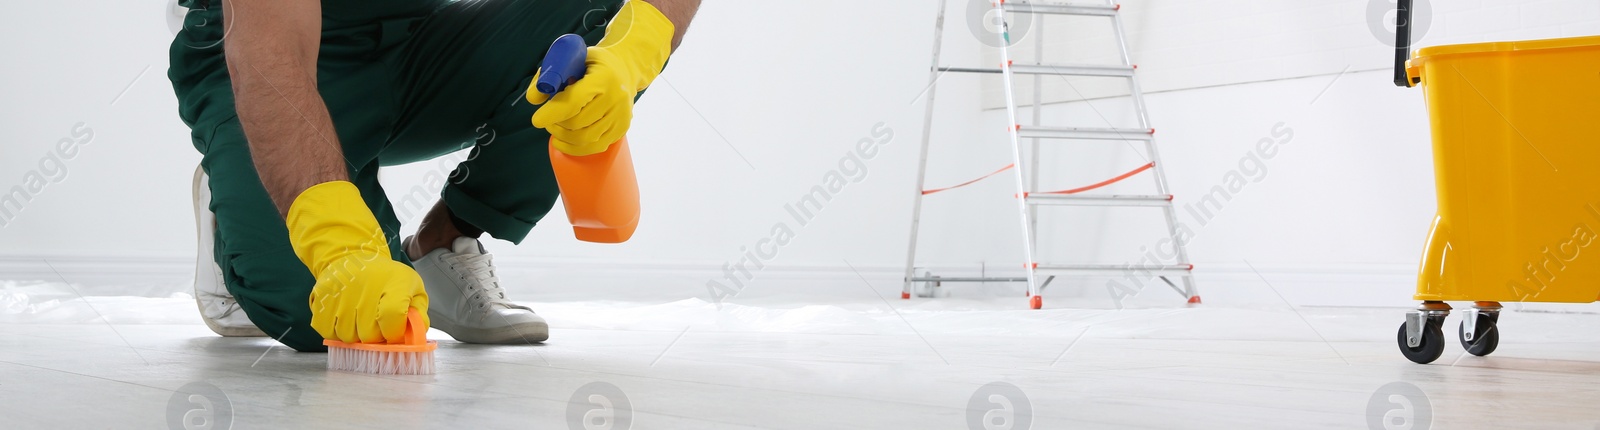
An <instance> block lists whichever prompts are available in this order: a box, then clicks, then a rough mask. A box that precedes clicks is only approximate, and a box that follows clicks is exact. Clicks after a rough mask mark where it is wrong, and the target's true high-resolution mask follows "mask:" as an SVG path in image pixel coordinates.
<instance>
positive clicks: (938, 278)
mask: <svg viewBox="0 0 1600 430" xmlns="http://www.w3.org/2000/svg"><path fill="white" fill-rule="evenodd" d="M911 282H1028V278H982V277H978V278H957V277H943V276H913V277H911Z"/></svg>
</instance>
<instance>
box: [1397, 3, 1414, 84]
mask: <svg viewBox="0 0 1600 430" xmlns="http://www.w3.org/2000/svg"><path fill="white" fill-rule="evenodd" d="M1395 3H1396V4H1395V6H1396V9H1395V18H1394V84H1395V85H1396V86H1401V87H1410V86H1412V85H1414V84H1416V82H1412V80H1411V77H1409V76H1406V60H1408V59H1410V58H1411V0H1396V2H1395ZM1418 80H1419V81H1420V79H1418Z"/></svg>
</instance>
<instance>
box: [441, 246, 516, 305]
mask: <svg viewBox="0 0 1600 430" xmlns="http://www.w3.org/2000/svg"><path fill="white" fill-rule="evenodd" d="M451 262H452V263H455V266H456V271H457V272H460V273H462V277H461V279H462V280H469V281H473V282H468V283H467V285H468V287H467V288H468V289H469V290H470V293H471V294H470V295H468V296H467V298H468V300H472V301H473V302H476V303H477V304H478V308H479V309H483V308H487V307H489V305H491V304H498V305H502V306H505V307H519V306H517V305H516V304H515V303H512V302H511V300H510V299H507V298H506V290H505V288H503V287H501V286H500V278H498V277H495V275H494V256H493V255H490V254H457V255H455V256H453V257H451ZM469 276H470V279H469V278H468V277H469Z"/></svg>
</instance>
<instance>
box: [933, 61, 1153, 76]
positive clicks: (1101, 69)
mask: <svg viewBox="0 0 1600 430" xmlns="http://www.w3.org/2000/svg"><path fill="white" fill-rule="evenodd" d="M1133 70H1134V67H1133V66H1100V65H1093V64H1012V65H1011V73H1016V74H1019V75H1060V76H1104V77H1118V78H1127V77H1132V76H1133ZM939 71H941V72H956V73H1000V69H987V68H977V67H940V68H939Z"/></svg>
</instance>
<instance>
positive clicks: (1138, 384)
mask: <svg viewBox="0 0 1600 430" xmlns="http://www.w3.org/2000/svg"><path fill="white" fill-rule="evenodd" d="M755 302H756V303H760V301H755ZM1058 302H1061V301H1058ZM90 303H91V304H93V305H94V308H95V310H94V312H95V313H96V314H99V315H105V316H106V318H105V319H109V320H112V321H118V320H122V321H128V320H135V319H136V318H133V317H131V316H127V315H121V314H118V311H119V310H126V309H140V310H141V311H140V312H143V313H144V314H146V315H161V316H159V317H147V318H144V320H143V321H145V322H154V323H150V324H145V323H127V322H117V323H114V324H107V323H105V322H104V320H102V319H99V318H89V319H87V320H85V321H76V320H75V319H74V318H55V319H52V318H47V317H45V316H46V315H70V314H72V313H71V312H67V309H70V308H73V307H74V306H82V305H83V303H82V302H81V301H72V300H67V301H62V302H58V303H54V304H52V305H50V306H53V309H54V310H53V311H51V312H34V313H33V314H32V315H33V317H31V318H23V317H21V316H18V315H21V314H23V313H25V312H23V311H16V309H22V308H21V307H19V306H11V307H9V308H7V309H10V310H13V311H14V312H13V313H14V314H13V315H12V316H11V317H10V319H0V322H4V323H3V324H0V417H3V418H0V422H3V424H0V427H4V428H19V429H20V428H162V426H164V425H167V424H166V423H167V422H168V421H169V420H172V421H177V420H180V419H182V418H183V417H184V414H185V413H188V414H189V418H190V419H192V420H198V419H200V418H204V413H205V412H206V411H207V410H209V411H212V413H213V415H212V416H211V418H212V419H213V420H214V421H212V424H222V420H225V419H227V420H231V424H232V428H315V427H353V428H382V429H386V430H393V429H403V428H551V429H564V428H575V429H582V428H585V427H584V426H583V425H582V422H581V421H582V418H581V417H582V416H583V414H584V413H586V412H589V413H591V418H594V417H595V416H594V415H593V414H594V413H595V412H594V410H595V409H599V408H600V406H596V404H595V403H592V402H591V401H590V400H591V399H596V400H605V401H609V402H611V404H612V406H611V407H612V411H613V412H614V414H615V415H614V416H613V417H614V420H615V421H612V422H611V424H613V427H612V428H623V427H621V426H620V424H623V422H622V421H621V420H622V419H624V418H623V417H627V419H629V420H631V428H635V429H661V428H691V429H707V428H784V429H825V428H829V429H831V428H862V429H885V428H910V429H957V430H959V429H983V428H985V427H983V426H982V425H978V426H976V427H974V426H972V424H970V421H969V420H977V419H981V417H982V415H983V414H984V413H985V412H987V411H989V410H991V409H1000V408H1001V406H999V404H997V403H992V402H990V400H991V397H990V396H989V394H1001V392H998V391H996V392H989V391H980V390H985V389H984V388H982V387H985V385H986V384H990V383H994V382H1002V383H1006V384H1012V385H1014V386H1015V387H1016V388H1017V389H1018V390H1019V392H1018V393H1020V394H1018V393H1012V394H1009V395H1003V396H1002V397H994V398H992V399H994V400H1006V401H1010V402H1011V403H1012V408H1013V409H1012V410H1013V415H1012V416H1011V419H1012V421H1011V424H1013V427H1011V428H1016V429H1021V428H1033V429H1065V428H1074V429H1076V428H1161V429H1167V428H1219V429H1237V428H1368V427H1369V424H1368V421H1367V420H1368V417H1367V414H1368V411H1369V401H1373V399H1377V401H1378V402H1379V403H1378V405H1377V406H1380V407H1379V408H1378V409H1375V410H1376V411H1378V413H1379V414H1382V413H1384V412H1386V411H1389V410H1391V409H1398V408H1401V406H1399V405H1398V404H1396V403H1390V401H1391V397H1390V395H1391V394H1400V395H1405V391H1403V390H1404V388H1394V387H1395V386H1392V385H1388V384H1391V383H1395V382H1402V383H1404V384H1400V385H1405V384H1410V386H1414V387H1415V388H1416V389H1417V390H1419V391H1418V393H1420V395H1417V394H1413V395H1411V396H1410V397H1405V398H1403V399H1402V398H1400V397H1395V398H1393V399H1395V401H1409V402H1411V410H1412V411H1413V413H1415V414H1416V416H1417V417H1418V418H1422V417H1423V416H1426V415H1431V419H1429V420H1427V421H1425V422H1423V421H1417V422H1414V424H1418V425H1417V426H1415V427H1411V428H1415V429H1423V428H1436V429H1453V428H1584V429H1589V428H1595V427H1596V424H1597V423H1600V408H1596V407H1595V405H1597V404H1600V389H1597V387H1600V330H1597V329H1600V315H1595V314H1559V313H1536V312H1516V311H1508V313H1507V314H1505V315H1504V316H1503V317H1502V328H1503V333H1504V341H1503V342H1502V345H1501V346H1500V350H1499V351H1498V352H1496V354H1495V355H1494V356H1491V357H1488V358H1478V357H1472V356H1463V353H1462V350H1461V348H1460V347H1459V346H1458V345H1455V344H1452V345H1450V347H1449V349H1447V350H1446V352H1445V356H1444V358H1442V359H1440V361H1439V363H1436V364H1434V365H1428V366H1422V365H1416V364H1412V363H1410V362H1408V361H1406V360H1405V359H1404V358H1402V357H1401V356H1400V355H1399V353H1398V352H1397V351H1396V349H1395V345H1394V333H1395V330H1396V328H1397V327H1398V325H1399V323H1400V321H1401V319H1402V317H1401V313H1402V312H1403V310H1401V309H1359V308H1299V309H1290V308H1287V307H1281V308H1276V309H1271V308H1262V309H1243V308H1227V307H1223V306H1212V305H1207V306H1206V307H1200V308H1191V309H1184V308H1176V309H1174V308H1167V309H1130V310H1121V311H1116V310H1092V309H1060V308H1057V309H1046V310H1041V311H1027V310H1009V309H1005V308H1002V307H1001V306H999V305H997V304H995V303H991V301H985V300H973V299H959V298H954V299H936V300H914V301H898V300H889V301H887V304H888V305H893V306H894V308H890V307H889V306H888V305H886V303H885V301H882V300H877V299H865V300H856V301H832V302H827V303H815V302H813V303H784V302H779V301H773V302H770V303H760V304H743V305H739V304H731V303H730V304H725V305H724V306H722V307H721V308H720V309H719V308H717V307H716V306H713V305H711V304H709V303H706V302H703V301H700V300H698V299H688V300H681V301H671V302H664V303H626V302H607V303H602V302H558V303H542V304H539V305H538V306H539V309H540V311H541V313H543V314H544V315H546V316H547V317H548V318H550V319H551V320H552V321H554V322H555V324H554V325H555V328H554V329H553V335H552V339H551V341H550V342H549V343H547V344H545V345H537V346H495V347H488V346H474V345H464V344H459V343H455V342H453V341H451V340H448V338H447V337H444V335H443V333H440V332H437V331H435V332H433V335H434V338H436V339H441V341H440V343H441V347H440V350H439V352H438V360H439V361H438V364H439V373H438V374H437V375H434V376H426V377H376V376H364V375H354V374H347V373H332V372H328V371H326V370H324V369H323V366H324V364H325V361H324V360H325V357H324V356H323V355H321V354H301V353H295V352H292V351H289V350H286V349H284V348H282V347H274V346H273V345H274V343H273V342H271V341H269V340H265V339H225V338H220V337H216V336H213V335H211V334H210V333H209V332H208V331H207V330H206V328H205V327H204V326H202V325H200V324H199V323H198V322H189V321H193V320H192V319H191V318H193V304H192V302H190V301H186V299H183V298H172V299H134V298H109V297H106V298H93V299H92V301H91V302H90ZM1007 304H1008V305H1014V304H1015V303H1011V302H1007ZM1063 304H1065V303H1063ZM40 306H43V305H40ZM85 308H87V306H85ZM119 315H120V316H119ZM0 317H5V316H4V315H0ZM1454 324H1455V318H1452V320H1451V322H1450V327H1452V328H1453V327H1454ZM195 383H200V384H201V385H203V384H209V385H210V386H213V387H215V388H216V389H217V390H218V391H219V392H220V393H221V394H220V395H217V394H212V395H210V396H209V397H207V396H200V397H194V398H193V399H194V400H193V401H191V400H190V397H189V396H188V395H187V394H185V395H182V396H176V397H175V396H174V392H175V390H179V389H180V387H185V386H186V385H187V384H195ZM593 383H603V384H610V386H614V387H615V388H616V390H617V391H616V392H611V393H605V392H602V391H596V389H595V388H593V387H594V385H589V384H593ZM1591 384H1595V385H1591ZM188 386H189V387H191V388H190V390H193V387H196V386H200V385H188ZM1384 387H1388V388H1384ZM617 393H620V395H619V394H617ZM590 394H600V395H603V397H604V399H600V398H597V397H590ZM975 396H976V397H977V401H978V402H979V403H978V405H980V406H981V407H980V408H979V409H976V410H974V411H972V412H969V411H968V404H969V401H971V400H973V399H974V397H975ZM574 399H576V401H575V402H574V401H573V400H574ZM206 401H209V402H210V404H209V409H203V408H202V406H205V402H206ZM197 402H198V403H197ZM624 403H625V404H624ZM195 409H200V410H199V411H194V410H195ZM995 413H996V414H1001V415H1003V414H1004V411H1003V410H1001V412H995ZM998 416H999V415H991V418H995V417H998ZM194 423H203V422H202V421H191V424H194ZM596 423H599V424H605V422H604V421H594V422H591V423H590V424H596ZM1023 424H1027V425H1028V427H1023ZM1422 424H1431V427H1429V426H1424V425H1422ZM213 428H220V427H213ZM589 428H605V427H603V426H592V427H589ZM994 428H1003V427H994ZM1375 428H1383V427H1381V426H1379V427H1375ZM1394 428H1403V427H1394Z"/></svg>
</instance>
